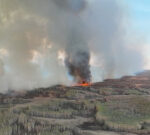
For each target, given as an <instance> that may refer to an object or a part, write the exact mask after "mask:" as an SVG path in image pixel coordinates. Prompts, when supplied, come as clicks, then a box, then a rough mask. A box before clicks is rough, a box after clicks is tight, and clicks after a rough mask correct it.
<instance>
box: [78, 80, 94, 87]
mask: <svg viewBox="0 0 150 135" xmlns="http://www.w3.org/2000/svg"><path fill="white" fill-rule="evenodd" d="M90 85H91V83H89V82H84V81H83V82H82V83H79V84H77V86H82V87H87V86H90Z"/></svg>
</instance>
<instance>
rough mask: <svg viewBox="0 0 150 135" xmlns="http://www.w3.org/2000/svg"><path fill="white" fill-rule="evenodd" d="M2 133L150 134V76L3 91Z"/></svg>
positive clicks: (11, 134)
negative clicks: (83, 84) (82, 84)
mask: <svg viewBox="0 0 150 135" xmlns="http://www.w3.org/2000/svg"><path fill="white" fill-rule="evenodd" d="M0 101H1V102H0V135H149V134H150V76H149V75H147V74H146V73H143V74H142V73H140V74H137V75H136V76H125V77H122V78H120V79H108V80H105V81H104V82H98V83H94V84H91V86H87V87H82V86H72V87H67V86H62V85H57V86H53V87H50V88H39V89H36V90H31V91H24V92H16V91H11V92H9V93H7V94H0Z"/></svg>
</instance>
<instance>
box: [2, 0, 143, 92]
mask: <svg viewBox="0 0 150 135" xmlns="http://www.w3.org/2000/svg"><path fill="white" fill-rule="evenodd" d="M125 13H126V10H125V9H124V8H123V6H122V5H121V3H119V2H118V0H42V1H41V0H13V1H12V0H0V90H1V91H5V90H8V89H17V90H21V89H33V88H37V87H48V86H50V85H54V84H58V83H61V84H70V83H72V79H71V77H70V76H72V77H73V81H75V82H79V83H80V82H82V81H86V82H90V81H92V80H93V81H99V80H100V79H103V78H108V77H118V76H121V75H124V74H131V73H134V72H136V71H138V70H140V69H141V68H142V66H143V65H142V64H143V63H142V61H143V60H142V57H141V55H140V53H139V52H138V50H136V49H135V48H136V47H137V46H136V44H137V43H136V42H134V41H135V37H136V36H133V35H132V34H129V33H130V27H129V26H128V25H127V24H128V21H129V20H128V17H127V15H126V14H125ZM138 44H139V43H138ZM60 52H63V53H60ZM68 73H69V74H68ZM99 73H100V74H99Z"/></svg>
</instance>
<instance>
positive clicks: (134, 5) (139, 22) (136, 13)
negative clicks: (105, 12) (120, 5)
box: [126, 0, 150, 42]
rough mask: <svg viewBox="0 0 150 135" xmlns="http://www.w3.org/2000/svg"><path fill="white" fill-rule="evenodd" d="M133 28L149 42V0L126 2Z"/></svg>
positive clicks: (129, 0) (130, 0) (127, 0)
mask: <svg viewBox="0 0 150 135" xmlns="http://www.w3.org/2000/svg"><path fill="white" fill-rule="evenodd" d="M126 2H127V4H128V7H129V14H130V16H131V19H132V20H131V21H133V28H134V29H135V30H137V31H139V32H140V33H141V34H143V35H144V36H145V37H146V38H148V40H149V42H150V0H126Z"/></svg>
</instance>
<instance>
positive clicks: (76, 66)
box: [65, 51, 91, 83]
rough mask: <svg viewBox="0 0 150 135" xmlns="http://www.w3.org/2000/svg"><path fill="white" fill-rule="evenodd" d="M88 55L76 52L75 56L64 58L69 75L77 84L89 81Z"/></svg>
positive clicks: (83, 52) (84, 52)
mask: <svg viewBox="0 0 150 135" xmlns="http://www.w3.org/2000/svg"><path fill="white" fill-rule="evenodd" d="M89 61H90V54H89V53H88V52H86V51H78V52H76V53H75V56H72V55H71V56H70V55H69V56H68V57H67V58H66V61H65V63H66V65H67V67H68V70H69V73H70V75H72V76H73V78H74V80H75V81H76V82H77V83H85V82H90V81H91V72H90V64H89Z"/></svg>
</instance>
